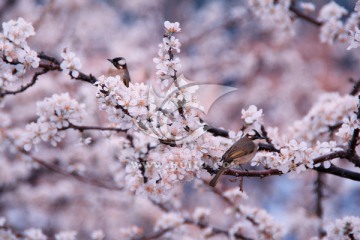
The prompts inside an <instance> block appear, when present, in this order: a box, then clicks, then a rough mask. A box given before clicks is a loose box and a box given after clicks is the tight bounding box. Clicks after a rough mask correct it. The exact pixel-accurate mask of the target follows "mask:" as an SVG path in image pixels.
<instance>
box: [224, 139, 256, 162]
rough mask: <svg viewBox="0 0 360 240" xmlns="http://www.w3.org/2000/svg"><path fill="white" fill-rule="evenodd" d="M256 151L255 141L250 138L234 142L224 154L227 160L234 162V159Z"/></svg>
mask: <svg viewBox="0 0 360 240" xmlns="http://www.w3.org/2000/svg"><path fill="white" fill-rule="evenodd" d="M254 151H255V143H253V141H251V140H248V139H246V140H245V139H243V140H239V141H238V142H236V143H234V145H232V146H231V147H230V148H229V149H228V150H227V151H226V152H225V153H224V155H223V157H222V159H223V161H225V162H232V161H233V160H234V159H237V158H240V157H242V156H245V155H248V154H251V153H252V152H254Z"/></svg>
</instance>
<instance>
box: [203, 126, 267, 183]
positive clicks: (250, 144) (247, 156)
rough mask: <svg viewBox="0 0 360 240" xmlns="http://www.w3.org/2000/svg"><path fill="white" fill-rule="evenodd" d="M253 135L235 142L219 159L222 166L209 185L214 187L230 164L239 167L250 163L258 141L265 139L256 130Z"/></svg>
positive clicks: (257, 146) (257, 147) (247, 135)
mask: <svg viewBox="0 0 360 240" xmlns="http://www.w3.org/2000/svg"><path fill="white" fill-rule="evenodd" d="M253 131H254V132H255V134H254V135H250V134H246V135H245V136H244V137H242V138H240V139H239V140H238V141H236V142H235V143H234V144H233V145H232V146H231V147H230V148H229V149H228V150H227V151H226V152H225V153H224V155H223V156H222V157H221V160H220V161H222V162H223V165H222V166H221V168H220V170H219V171H218V172H217V173H216V175H215V177H214V178H213V179H212V180H211V181H210V183H209V185H210V186H211V187H215V186H216V184H217V182H218V180H219V178H220V176H221V175H222V174H223V173H224V172H225V171H226V169H227V168H228V167H229V165H230V164H236V165H241V164H245V163H248V162H250V161H251V159H253V158H254V156H255V154H256V152H257V151H258V149H259V142H258V141H259V140H261V139H265V138H264V137H263V136H261V135H260V134H259V133H258V132H257V131H256V130H253Z"/></svg>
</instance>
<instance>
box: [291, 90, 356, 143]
mask: <svg viewBox="0 0 360 240" xmlns="http://www.w3.org/2000/svg"><path fill="white" fill-rule="evenodd" d="M357 104H358V98H357V97H356V96H351V95H344V96H341V95H340V94H338V93H325V94H323V95H321V96H320V98H319V99H318V101H317V102H316V104H314V105H313V107H312V108H311V109H310V110H309V112H308V114H307V115H306V116H305V117H304V118H303V119H301V120H299V121H296V122H295V123H294V125H293V126H292V127H291V129H290V136H289V138H292V139H297V140H299V141H306V142H309V143H311V144H315V143H316V141H326V140H327V139H328V136H329V134H331V131H330V132H329V130H331V129H332V128H334V127H336V126H337V125H338V124H342V123H343V121H344V119H351V116H352V115H353V113H354V112H356V111H357ZM345 121H346V120H345ZM345 124H346V123H345ZM346 129H347V130H348V132H347V133H348V134H352V132H351V133H350V132H349V131H351V128H346ZM335 130H336V128H335ZM344 130H345V129H341V130H339V131H340V132H341V133H339V134H338V136H340V137H341V138H340V139H338V140H337V141H338V143H339V144H345V143H346V142H347V140H348V134H345V133H344Z"/></svg>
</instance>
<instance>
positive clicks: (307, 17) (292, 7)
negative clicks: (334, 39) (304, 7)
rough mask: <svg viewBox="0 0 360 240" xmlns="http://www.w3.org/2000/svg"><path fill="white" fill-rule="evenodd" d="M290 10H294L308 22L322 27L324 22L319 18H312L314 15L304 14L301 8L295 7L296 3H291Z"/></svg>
mask: <svg viewBox="0 0 360 240" xmlns="http://www.w3.org/2000/svg"><path fill="white" fill-rule="evenodd" d="M289 10H290V11H291V12H293V13H294V14H295V15H296V16H297V17H298V18H301V19H303V20H305V21H306V22H308V23H311V24H313V25H315V26H318V27H320V26H321V25H322V23H321V22H319V21H318V20H316V19H314V18H312V17H310V16H308V15H306V14H304V13H303V12H301V11H300V10H299V9H297V8H296V7H295V4H294V3H292V4H291V5H290V7H289Z"/></svg>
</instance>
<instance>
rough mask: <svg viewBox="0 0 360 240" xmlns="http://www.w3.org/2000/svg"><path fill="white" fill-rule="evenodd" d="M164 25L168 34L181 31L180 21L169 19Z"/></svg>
mask: <svg viewBox="0 0 360 240" xmlns="http://www.w3.org/2000/svg"><path fill="white" fill-rule="evenodd" d="M164 26H165V30H166V33H167V34H172V33H177V32H180V31H181V28H180V23H178V22H174V23H171V22H169V21H165V22H164Z"/></svg>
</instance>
